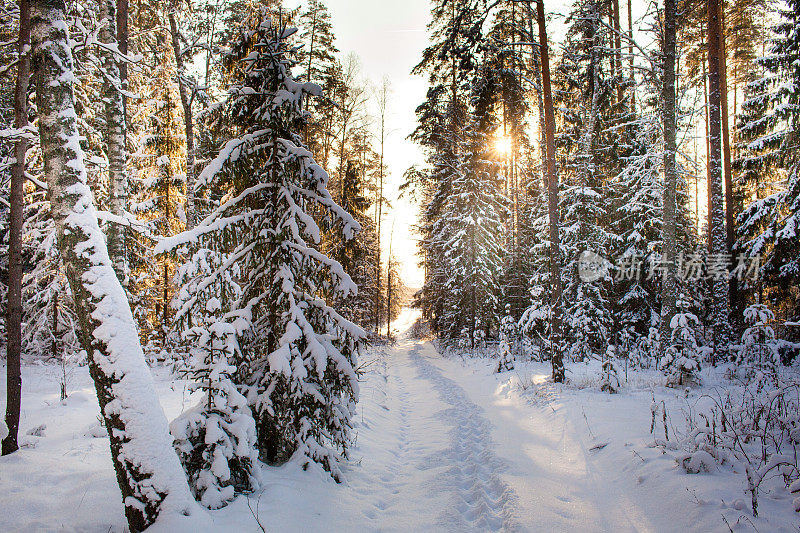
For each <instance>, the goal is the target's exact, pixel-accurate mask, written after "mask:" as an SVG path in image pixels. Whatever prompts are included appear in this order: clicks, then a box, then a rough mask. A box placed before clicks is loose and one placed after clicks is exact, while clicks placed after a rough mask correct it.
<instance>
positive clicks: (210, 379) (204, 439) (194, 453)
mask: <svg viewBox="0 0 800 533" xmlns="http://www.w3.org/2000/svg"><path fill="white" fill-rule="evenodd" d="M219 308H220V305H219V301H218V300H217V299H216V298H212V299H210V300H209V301H208V303H207V313H206V315H205V317H204V318H201V324H200V325H197V326H195V327H193V328H190V329H189V330H188V331H187V332H186V336H187V338H188V339H189V340H190V342H191V343H192V344H193V345H194V347H193V349H192V351H191V359H190V365H191V366H190V369H189V370H188V372H189V374H190V375H191V376H192V377H193V378H194V380H195V383H194V385H193V388H194V389H201V390H202V391H203V397H202V398H201V400H200V403H199V404H198V405H197V406H195V407H194V408H192V409H190V410H188V411H186V412H185V413H183V414H182V415H181V416H179V417H178V418H177V419H175V420H174V421H173V422H172V424H171V425H170V430H171V432H172V435H173V436H174V437H175V448H176V450H177V451H178V456H179V457H180V459H181V462H182V463H183V467H184V469H185V470H186V474H187V476H188V478H189V483H190V486H191V488H192V491H193V492H194V495H195V498H197V500H198V501H199V502H200V503H202V504H203V505H204V506H206V507H208V508H210V509H218V508H220V507H223V506H224V505H225V504H227V503H228V502H229V501H230V500H232V499H233V497H234V493H235V491H245V490H252V489H253V488H255V485H256V478H255V476H254V467H255V464H256V460H257V459H258V453H257V452H256V448H255V443H256V424H255V420H253V417H252V415H251V413H250V408H249V407H248V405H247V399H246V398H245V397H244V396H243V395H242V394H241V393H240V392H239V391H238V390H237V388H236V385H235V384H234V383H233V381H232V379H231V376H232V375H233V374H234V373H235V372H236V367H235V366H234V365H232V364H231V361H232V360H233V359H234V356H236V355H237V352H238V349H239V348H238V345H237V342H236V331H235V329H234V327H233V325H232V324H230V323H229V322H227V321H226V320H224V319H218V318H217V317H216V316H215V313H217V312H218V311H219Z"/></svg>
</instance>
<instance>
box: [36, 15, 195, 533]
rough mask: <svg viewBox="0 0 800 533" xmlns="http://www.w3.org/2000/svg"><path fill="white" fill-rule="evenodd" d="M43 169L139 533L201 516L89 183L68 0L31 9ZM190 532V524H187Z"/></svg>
mask: <svg viewBox="0 0 800 533" xmlns="http://www.w3.org/2000/svg"><path fill="white" fill-rule="evenodd" d="M31 36H32V64H33V74H34V79H35V80H36V103H37V109H38V111H39V116H40V118H39V134H40V142H41V146H42V152H43V155H44V171H45V176H46V177H47V184H48V188H49V192H50V199H51V203H52V211H53V218H54V220H55V223H56V228H57V239H58V246H59V249H60V252H61V256H62V260H63V262H64V265H65V269H66V272H67V277H68V279H69V283H70V287H71V289H72V293H73V295H74V298H75V305H76V307H77V309H78V316H79V319H80V325H81V335H80V337H81V344H82V346H83V348H84V350H86V353H87V354H88V357H89V372H90V374H91V376H92V379H93V380H94V383H95V388H96V390H97V398H98V402H99V404H100V411H101V413H102V416H103V420H104V422H105V426H106V429H107V431H108V436H109V440H110V445H111V457H112V461H113V463H114V469H115V471H116V475H117V482H118V483H119V487H120V490H121V492H122V500H123V503H124V505H125V515H126V517H127V520H128V526H129V528H130V529H131V531H142V530H144V529H145V528H146V527H148V526H149V525H151V524H152V523H153V522H155V520H156V519H157V518H159V516H161V515H162V514H164V515H165V519H164V520H165V521H166V520H168V519H169V518H170V517H172V518H176V517H179V516H184V517H186V516H190V515H192V514H193V513H195V514H196V512H197V511H196V510H195V507H196V505H195V503H194V501H193V499H192V495H191V493H190V492H189V486H188V484H187V482H186V478H185V476H184V473H183V470H182V468H181V464H180V462H179V461H178V457H177V455H176V454H175V452H174V450H173V449H172V437H171V436H170V434H169V429H168V427H167V420H166V417H165V416H164V412H163V411H162V409H161V406H160V405H159V403H158V398H157V396H156V393H155V389H154V386H153V379H152V376H151V375H150V371H149V369H148V367H147V364H146V362H145V359H144V354H143V352H142V348H141V345H140V343H139V339H138V335H137V332H136V326H135V324H134V320H133V315H132V314H131V310H130V307H129V306H128V302H127V300H126V297H125V292H124V291H123V289H122V285H121V284H120V282H119V280H118V279H117V277H116V275H115V273H114V269H113V267H112V265H111V260H110V258H109V255H108V250H107V248H106V245H105V240H104V238H103V234H102V233H101V231H100V227H99V225H98V221H97V212H96V210H95V207H94V204H93V199H92V192H91V190H90V189H89V187H88V185H87V181H86V169H85V166H84V154H83V151H82V149H81V147H80V135H79V133H78V127H77V115H76V113H75V105H74V92H73V83H75V77H74V73H73V66H72V65H73V63H72V51H71V49H70V46H69V42H70V41H69V35H68V32H67V25H66V22H65V5H64V0H33V1H32V2H31ZM184 526H185V525H184Z"/></svg>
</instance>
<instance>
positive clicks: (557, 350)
mask: <svg viewBox="0 0 800 533" xmlns="http://www.w3.org/2000/svg"><path fill="white" fill-rule="evenodd" d="M536 22H537V23H538V25H539V46H540V50H541V53H540V57H541V67H542V91H543V92H544V122H545V130H544V135H545V150H546V153H547V160H546V166H547V183H548V187H547V189H548V194H547V210H548V215H549V218H550V280H551V284H552V293H551V296H550V330H551V331H550V335H551V343H550V344H551V354H550V355H551V361H552V366H553V381H555V382H557V383H563V381H564V359H563V355H562V353H561V346H560V344H561V305H562V302H561V243H560V239H559V214H558V175H557V174H556V153H555V140H554V139H555V129H556V119H555V114H554V113H553V92H552V88H551V85H550V52H549V49H548V45H547V28H546V26H545V17H544V0H539V1H538V2H537V12H536Z"/></svg>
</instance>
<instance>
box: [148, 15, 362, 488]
mask: <svg viewBox="0 0 800 533" xmlns="http://www.w3.org/2000/svg"><path fill="white" fill-rule="evenodd" d="M248 27H249V29H246V30H244V31H242V32H241V33H240V34H239V35H238V36H237V37H236V38H235V39H233V41H232V46H231V49H230V50H229V51H228V52H227V54H226V56H225V60H224V68H225V79H228V80H231V84H232V85H231V87H230V88H229V91H228V96H227V97H226V99H225V100H224V101H223V102H221V103H219V104H218V105H217V106H215V107H214V108H213V109H214V110H213V111H212V112H211V113H210V119H209V120H211V121H212V123H211V130H212V131H215V128H217V130H218V131H222V132H231V131H232V132H236V133H237V136H236V137H235V138H233V139H230V140H228V141H227V142H226V143H225V145H224V146H223V147H222V149H221V150H220V152H219V154H218V155H217V156H216V157H215V158H214V159H213V160H212V161H211V162H210V163H209V164H208V165H207V166H206V168H205V169H204V170H203V171H202V172H201V173H200V175H199V176H198V177H197V181H196V192H197V193H198V195H199V196H204V197H205V198H206V199H207V200H208V201H209V202H210V203H211V205H216V207H214V208H213V209H212V210H211V211H210V212H209V213H207V214H206V216H205V219H203V220H202V221H201V222H200V223H199V224H198V225H197V226H196V227H195V228H194V229H192V230H188V231H186V232H184V233H182V234H180V235H177V236H175V237H172V238H169V239H165V240H163V241H162V242H161V243H160V244H159V246H158V247H157V250H158V251H160V252H166V251H169V250H176V251H182V252H184V253H187V254H188V256H189V257H190V259H189V261H187V263H186V264H185V265H183V266H182V267H181V269H180V271H179V279H180V282H181V288H180V291H179V293H178V297H177V300H178V310H177V313H176V319H178V320H180V321H181V323H182V324H184V326H185V327H187V328H191V327H192V326H193V325H192V324H191V320H192V317H193V316H194V315H197V314H199V312H200V311H201V310H202V309H203V308H204V306H205V304H204V302H208V301H210V300H211V299H212V298H218V299H219V309H218V310H216V311H214V315H215V316H216V317H217V318H218V319H219V320H221V321H223V322H225V323H226V324H230V325H231V327H232V330H231V331H232V332H233V333H231V334H230V335H232V336H233V337H235V339H236V343H237V346H238V349H237V350H235V351H234V355H233V359H234V360H233V361H232V362H233V363H235V366H236V369H237V371H236V373H235V374H234V375H233V376H232V379H233V380H235V381H234V384H235V385H236V386H237V387H238V388H239V390H240V391H241V392H243V393H246V394H245V396H246V397H247V402H248V405H249V406H250V408H251V410H252V413H253V418H254V419H255V420H256V434H257V447H258V450H259V455H260V457H261V458H262V459H263V460H264V461H267V462H269V463H280V462H284V461H286V460H288V459H289V458H290V457H295V458H296V460H298V461H300V462H302V463H303V464H304V465H306V464H308V462H309V461H315V462H318V463H320V464H322V465H323V466H324V467H325V468H326V469H328V470H329V471H330V472H331V474H332V475H333V476H334V477H335V478H337V479H338V478H339V477H340V474H341V473H340V470H339V467H338V463H339V458H340V454H342V455H345V456H346V453H347V446H348V444H349V442H350V431H349V430H350V428H351V422H350V420H351V417H352V416H353V414H354V412H355V404H356V401H357V399H358V378H357V375H356V371H355V364H356V358H357V355H358V352H359V350H360V349H361V346H362V344H363V342H364V341H363V339H364V336H365V334H364V331H363V330H362V329H361V328H359V327H358V326H356V325H354V324H353V323H352V322H350V321H348V320H346V319H345V318H343V317H342V316H341V314H340V313H339V312H338V311H337V310H336V309H334V308H333V307H332V306H331V305H330V302H332V301H342V300H341V299H343V298H347V297H348V296H354V295H355V294H356V286H355V284H354V283H353V282H352V280H351V278H350V276H349V275H348V274H347V273H346V272H345V271H344V269H343V268H342V266H341V265H340V264H339V263H338V262H336V261H334V260H332V259H330V258H329V257H327V256H326V255H325V254H323V253H322V252H321V251H320V249H319V248H320V246H321V244H322V238H321V230H320V227H319V225H318V224H319V223H324V227H325V229H326V231H327V233H326V235H325V241H326V245H332V243H333V242H334V241H336V240H337V238H338V236H339V235H341V236H342V237H343V238H344V239H345V240H347V239H350V238H353V236H354V235H355V232H357V231H358V230H359V229H360V226H359V224H358V222H356V221H355V219H354V218H353V217H352V216H351V215H350V214H348V213H347V212H346V211H345V210H344V209H342V208H341V207H340V206H338V205H337V204H336V203H335V202H334V201H333V199H332V198H331V195H330V193H329V191H328V190H327V184H328V175H327V173H326V172H325V171H324V170H323V169H322V168H321V167H320V166H319V165H317V164H316V163H315V162H314V160H313V158H312V155H311V153H310V152H309V151H308V150H307V149H306V148H305V147H304V146H303V144H302V135H301V134H300V133H298V132H300V131H301V130H302V128H303V126H304V123H305V120H306V118H307V114H306V112H305V111H304V99H305V97H306V96H307V95H319V94H320V93H321V90H320V87H319V86H318V85H316V84H313V83H298V82H296V81H294V79H293V77H292V74H291V72H290V69H291V66H292V62H291V60H290V57H289V56H290V54H291V53H292V49H291V48H290V46H289V45H288V44H287V43H286V41H285V39H286V38H288V37H289V36H290V35H292V33H294V29H287V28H283V27H276V26H273V25H272V24H271V23H270V21H269V19H268V18H261V19H260V20H258V21H256V23H255V24H254V25H252V26H248ZM220 327H221V326H220ZM226 327H228V326H226ZM225 394H226V395H227V396H226V401H227V402H232V401H234V400H232V398H234V396H235V395H234V394H233V389H232V388H230V389H229V391H228V390H226V393H225ZM236 402H239V399H238V398H237V399H236ZM229 405H232V404H229ZM236 405H237V407H238V403H237V404H236Z"/></svg>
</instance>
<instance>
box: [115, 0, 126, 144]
mask: <svg viewBox="0 0 800 533" xmlns="http://www.w3.org/2000/svg"><path fill="white" fill-rule="evenodd" d="M117 48H118V49H119V53H120V54H122V55H128V0H117ZM119 83H120V87H121V88H122V90H123V94H122V112H123V114H124V115H125V124H127V123H128V118H127V117H128V102H127V97H126V96H125V92H127V90H128V63H127V62H125V61H120V62H119ZM125 133H126V134H127V129H126V131H125Z"/></svg>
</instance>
